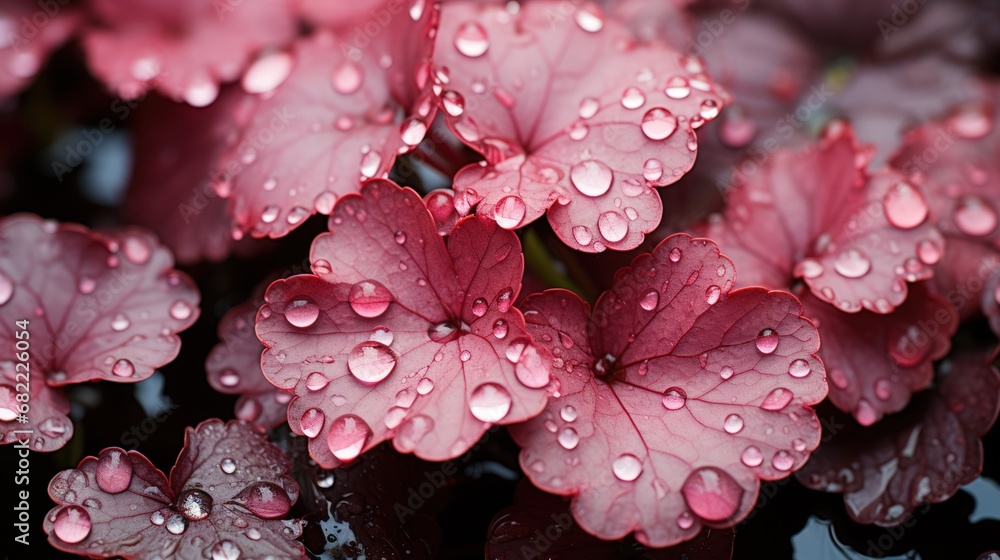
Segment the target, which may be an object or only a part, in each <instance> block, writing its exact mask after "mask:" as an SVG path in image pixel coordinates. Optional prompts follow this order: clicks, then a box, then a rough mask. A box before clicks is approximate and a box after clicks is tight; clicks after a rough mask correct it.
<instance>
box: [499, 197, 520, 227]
mask: <svg viewBox="0 0 1000 560" xmlns="http://www.w3.org/2000/svg"><path fill="white" fill-rule="evenodd" d="M526 209H527V207H526V206H525V204H524V200H522V199H521V197H519V196H517V195H509V196H505V197H503V198H501V199H500V200H498V201H497V203H496V206H494V207H493V219H494V220H496V222H497V225H498V226H500V227H502V228H504V229H514V228H516V227H517V226H518V225H520V224H521V220H523V219H524V214H525V211H526Z"/></svg>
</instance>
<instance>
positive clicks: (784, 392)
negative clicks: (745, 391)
mask: <svg viewBox="0 0 1000 560" xmlns="http://www.w3.org/2000/svg"><path fill="white" fill-rule="evenodd" d="M790 402H792V392H791V391H789V390H788V389H785V388H784V387H778V388H777V389H775V390H773V391H771V392H770V393H768V395H767V396H766V397H764V401H763V402H761V403H760V407H761V408H763V409H764V410H781V409H783V408H785V407H786V406H788V403H790Z"/></svg>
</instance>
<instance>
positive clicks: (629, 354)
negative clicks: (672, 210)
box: [510, 234, 827, 547]
mask: <svg viewBox="0 0 1000 560" xmlns="http://www.w3.org/2000/svg"><path fill="white" fill-rule="evenodd" d="M734 280H735V271H734V268H733V263H732V262H731V261H730V260H729V259H727V258H725V257H724V256H722V255H720V254H719V250H718V247H717V246H716V245H715V244H714V243H713V242H711V241H709V240H707V239H692V238H691V237H690V236H688V235H685V234H677V235H673V236H671V237H669V238H667V239H666V240H664V241H663V242H662V243H661V244H660V245H658V246H657V247H656V249H654V251H653V252H652V254H649V253H646V254H643V255H640V256H639V257H637V258H636V259H635V260H634V261H633V263H632V266H631V267H629V268H623V269H621V270H620V271H619V272H618V275H617V277H616V282H615V285H614V287H613V288H612V289H611V290H610V291H607V292H605V293H604V294H603V295H602V296H601V297H600V299H599V300H598V302H597V304H596V305H595V306H594V310H593V312H591V309H590V306H589V305H587V304H586V303H584V302H583V301H581V300H580V298H579V297H577V296H576V295H574V294H573V293H571V292H567V291H563V290H550V291H547V292H544V293H542V294H538V295H532V296H529V297H528V298H527V299H526V300H525V303H524V304H523V306H522V309H523V311H524V314H525V318H526V320H527V321H528V331H529V332H530V333H531V334H532V335H533V336H534V337H535V340H536V341H542V342H544V343H545V344H547V345H548V346H549V351H550V353H551V355H552V356H553V357H552V358H551V366H552V371H553V377H554V379H555V380H558V383H556V387H557V390H558V394H559V396H558V397H557V398H550V399H549V403H548V406H547V408H546V410H545V411H544V412H543V413H542V414H541V415H540V416H538V417H537V418H535V419H532V420H530V421H528V422H526V423H524V424H521V425H517V426H512V427H511V428H510V431H511V434H512V435H513V436H514V439H515V440H516V441H517V442H518V443H519V444H520V445H521V446H522V448H523V449H522V451H521V457H520V460H521V465H522V467H523V468H524V471H525V472H526V473H527V475H528V477H529V478H530V479H531V481H532V482H533V483H534V484H535V485H536V486H538V487H539V488H541V489H543V490H545V491H547V492H552V493H556V494H562V495H572V496H573V506H572V512H573V517H574V518H575V519H576V521H577V522H578V523H579V524H580V526H581V527H582V528H583V529H584V530H585V531H587V532H588V533H591V534H593V535H595V536H598V537H600V538H602V539H617V538H620V537H623V536H625V535H626V534H628V533H630V532H633V531H634V532H635V538H636V540H638V541H639V542H640V543H642V544H644V545H647V546H656V547H662V546H669V545H672V544H676V543H678V542H681V541H684V540H689V539H691V538H693V537H694V536H695V535H697V534H698V532H699V531H700V530H701V528H702V526H703V525H707V526H710V527H718V526H731V525H732V524H734V523H736V522H738V521H739V520H740V519H742V518H743V517H744V516H746V515H747V513H749V511H750V508H751V507H752V506H753V504H754V502H755V501H756V497H757V491H758V489H759V486H760V482H759V481H760V480H761V479H763V480H774V479H779V478H783V477H785V476H788V474H789V473H791V472H792V471H793V470H795V469H797V468H798V467H799V466H801V465H802V463H804V462H805V460H806V459H807V458H808V456H809V452H810V451H811V450H813V449H815V448H816V446H817V445H818V444H819V435H820V434H819V431H820V428H819V422H818V421H817V419H816V415H815V413H814V412H813V411H812V409H811V408H809V405H812V404H815V403H817V402H819V401H820V400H822V399H823V398H824V397H825V396H826V392H827V387H826V380H825V375H824V369H823V364H822V362H820V360H819V359H817V358H816V356H815V352H816V350H817V349H818V348H819V336H818V335H817V332H816V327H814V326H813V324H812V323H810V322H809V321H808V320H807V319H805V318H803V317H802V316H801V313H802V308H801V305H800V304H799V302H798V300H796V299H795V297H794V296H792V295H790V294H788V293H786V292H769V291H767V290H765V289H763V288H745V289H741V290H736V291H733V292H730V287H731V286H732V285H733V282H734Z"/></svg>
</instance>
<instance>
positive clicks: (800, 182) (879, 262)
mask: <svg viewBox="0 0 1000 560" xmlns="http://www.w3.org/2000/svg"><path fill="white" fill-rule="evenodd" d="M868 156H869V153H868V152H867V151H866V149H865V148H864V147H862V146H859V145H858V144H856V143H855V141H854V136H853V134H852V133H851V130H850V128H849V127H848V126H847V125H846V124H844V123H843V122H841V121H836V122H834V123H833V124H831V125H830V127H828V128H827V130H826V132H825V134H824V136H823V138H822V139H820V141H819V142H818V143H817V144H816V145H814V146H810V147H808V148H806V149H803V150H798V151H793V150H779V151H778V152H775V153H774V154H773V155H772V156H771V157H770V158H769V159H768V160H767V161H766V162H765V163H764V164H763V165H762V166H761V167H760V168H759V170H757V173H755V174H752V175H749V176H744V177H742V178H738V179H737V184H736V188H735V190H733V191H732V193H731V196H730V198H729V200H728V202H727V207H726V214H725V221H721V220H714V221H713V222H712V223H710V224H709V227H708V228H707V230H706V231H704V232H702V233H704V234H705V235H707V236H709V237H711V238H713V239H717V240H719V241H720V242H721V243H722V245H723V247H724V249H725V252H726V255H728V256H730V257H731V258H733V260H734V261H735V262H736V263H737V264H738V268H739V270H740V273H741V275H742V277H741V282H740V284H741V285H744V286H746V285H757V284H759V285H763V286H770V287H783V286H788V285H789V284H791V282H792V280H793V278H802V279H803V280H804V281H805V283H806V285H807V286H808V287H809V289H810V291H811V292H812V294H813V295H815V296H816V297H817V298H819V299H821V300H824V301H826V302H829V303H832V304H834V305H836V306H837V307H838V308H839V309H841V310H842V311H845V312H848V313H856V312H858V311H860V310H861V309H867V310H869V311H872V312H875V313H889V312H891V311H892V310H893V309H895V308H896V307H898V306H899V305H900V304H901V303H902V302H903V301H904V300H905V299H906V294H907V284H906V283H907V282H916V281H919V280H926V279H928V278H930V277H931V276H932V274H933V271H932V269H931V268H930V265H933V264H934V263H936V262H937V261H938V260H939V259H940V255H941V251H942V250H943V244H944V239H943V238H942V236H941V233H940V232H939V231H938V230H937V229H936V228H935V227H934V225H933V223H932V221H931V220H928V219H927V215H928V212H929V207H928V204H927V202H926V200H925V199H924V195H923V194H922V192H921V190H920V189H919V187H918V186H916V185H914V184H912V183H911V182H908V181H907V180H906V179H905V178H904V177H903V176H902V175H901V174H900V173H898V172H896V171H894V170H892V169H889V168H885V169H882V170H880V171H875V172H872V173H868V172H867V171H865V169H864V168H865V165H866V164H867V162H868Z"/></svg>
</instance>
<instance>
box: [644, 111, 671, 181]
mask: <svg viewBox="0 0 1000 560" xmlns="http://www.w3.org/2000/svg"><path fill="white" fill-rule="evenodd" d="M641 128H642V133H643V134H645V135H646V137H647V138H649V139H650V140H665V139H667V138H669V137H670V135H672V134H673V133H674V131H675V130H677V117H675V116H674V115H673V114H672V113H671V112H670V111H668V110H666V109H664V108H662V107H654V108H652V109H650V110H649V111H647V112H646V114H645V115H644V116H643V117H642V125H641ZM651 161H656V160H651ZM657 178H658V177H657ZM653 180H655V179H653Z"/></svg>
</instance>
